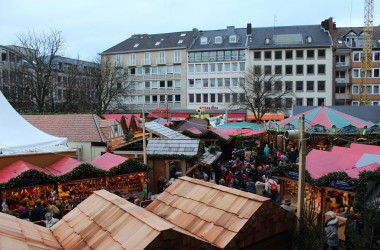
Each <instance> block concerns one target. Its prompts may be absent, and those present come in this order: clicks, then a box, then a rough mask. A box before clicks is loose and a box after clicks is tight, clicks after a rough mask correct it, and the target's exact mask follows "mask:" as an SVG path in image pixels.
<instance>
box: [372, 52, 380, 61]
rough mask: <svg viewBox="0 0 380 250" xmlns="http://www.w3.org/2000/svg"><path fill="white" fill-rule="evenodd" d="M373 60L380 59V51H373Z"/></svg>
mask: <svg viewBox="0 0 380 250" xmlns="http://www.w3.org/2000/svg"><path fill="white" fill-rule="evenodd" d="M373 61H375V62H378V61H380V52H373Z"/></svg>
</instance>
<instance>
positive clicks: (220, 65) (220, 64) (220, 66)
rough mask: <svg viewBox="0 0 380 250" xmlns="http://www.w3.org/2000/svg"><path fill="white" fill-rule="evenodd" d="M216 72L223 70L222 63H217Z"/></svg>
mask: <svg viewBox="0 0 380 250" xmlns="http://www.w3.org/2000/svg"><path fill="white" fill-rule="evenodd" d="M217 65H218V72H223V63H218V64H217Z"/></svg>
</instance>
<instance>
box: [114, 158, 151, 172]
mask: <svg viewBox="0 0 380 250" xmlns="http://www.w3.org/2000/svg"><path fill="white" fill-rule="evenodd" d="M152 169H153V168H152V167H151V166H149V165H146V164H144V163H142V162H140V161H137V160H135V159H128V160H126V161H124V162H123V163H121V164H119V165H118V166H116V167H113V168H111V169H110V170H109V171H108V174H109V175H110V176H112V175H120V174H130V173H136V172H151V171H152Z"/></svg>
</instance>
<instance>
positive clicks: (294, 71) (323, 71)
mask: <svg viewBox="0 0 380 250" xmlns="http://www.w3.org/2000/svg"><path fill="white" fill-rule="evenodd" d="M250 58H252V61H250V62H249V65H250V66H253V67H255V66H259V67H260V68H261V70H262V71H265V70H267V69H270V72H271V73H272V74H274V73H276V72H277V73H276V74H277V76H278V77H277V79H278V81H281V82H282V89H283V90H284V91H285V87H286V86H288V87H290V86H291V89H292V92H293V93H294V97H292V98H293V104H295V105H297V106H320V105H321V104H322V103H324V104H325V105H327V106H331V105H332V102H333V99H332V98H333V82H332V79H333V78H332V72H333V67H332V58H333V52H332V48H330V47H325V48H286V47H285V48H282V49H273V50H251V51H250Z"/></svg>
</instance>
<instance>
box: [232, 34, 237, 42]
mask: <svg viewBox="0 0 380 250" xmlns="http://www.w3.org/2000/svg"><path fill="white" fill-rule="evenodd" d="M230 43H237V35H232V36H230Z"/></svg>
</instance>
